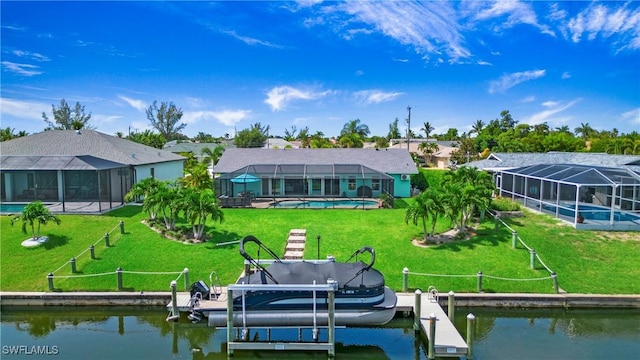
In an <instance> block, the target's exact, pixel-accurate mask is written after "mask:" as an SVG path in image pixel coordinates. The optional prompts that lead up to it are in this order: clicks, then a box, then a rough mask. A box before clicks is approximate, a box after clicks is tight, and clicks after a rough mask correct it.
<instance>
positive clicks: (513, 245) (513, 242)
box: [511, 230, 518, 249]
mask: <svg viewBox="0 0 640 360" xmlns="http://www.w3.org/2000/svg"><path fill="white" fill-rule="evenodd" d="M517 247H518V232H517V231H515V230H513V231H512V232H511V248H512V249H516V248H517Z"/></svg>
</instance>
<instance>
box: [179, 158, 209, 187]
mask: <svg viewBox="0 0 640 360" xmlns="http://www.w3.org/2000/svg"><path fill="white" fill-rule="evenodd" d="M180 183H181V184H182V186H184V187H193V188H196V189H212V188H213V179H211V175H210V174H209V168H208V166H207V163H206V162H204V161H203V162H201V163H196V164H194V165H191V166H189V167H188V168H185V170H184V177H183V178H182V179H180Z"/></svg>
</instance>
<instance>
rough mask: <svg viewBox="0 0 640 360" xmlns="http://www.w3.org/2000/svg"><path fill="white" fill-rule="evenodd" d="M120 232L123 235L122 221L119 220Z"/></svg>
mask: <svg viewBox="0 0 640 360" xmlns="http://www.w3.org/2000/svg"><path fill="white" fill-rule="evenodd" d="M119 225H120V234H122V235H124V221H122V220H120V223H119Z"/></svg>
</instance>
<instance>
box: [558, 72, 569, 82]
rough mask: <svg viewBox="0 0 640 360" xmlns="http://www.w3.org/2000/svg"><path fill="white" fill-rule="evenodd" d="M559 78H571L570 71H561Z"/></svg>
mask: <svg viewBox="0 0 640 360" xmlns="http://www.w3.org/2000/svg"><path fill="white" fill-rule="evenodd" d="M560 78H561V79H562V80H566V79H571V73H570V72H568V71H565V72H563V73H562V75H560Z"/></svg>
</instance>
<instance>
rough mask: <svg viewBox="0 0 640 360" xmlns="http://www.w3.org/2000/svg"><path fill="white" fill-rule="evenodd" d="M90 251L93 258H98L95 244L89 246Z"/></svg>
mask: <svg viewBox="0 0 640 360" xmlns="http://www.w3.org/2000/svg"><path fill="white" fill-rule="evenodd" d="M89 252H90V253H91V259H92V260H95V259H96V248H95V246H93V245H91V246H89Z"/></svg>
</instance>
